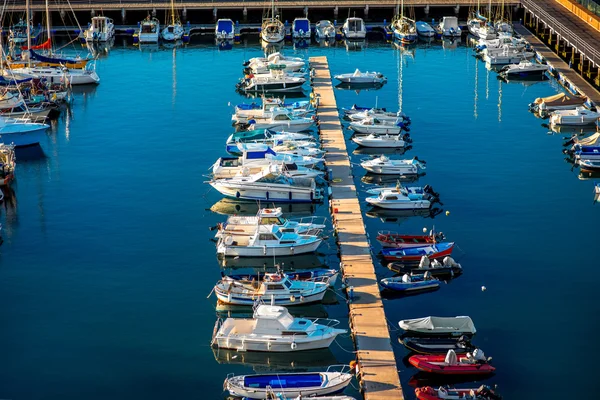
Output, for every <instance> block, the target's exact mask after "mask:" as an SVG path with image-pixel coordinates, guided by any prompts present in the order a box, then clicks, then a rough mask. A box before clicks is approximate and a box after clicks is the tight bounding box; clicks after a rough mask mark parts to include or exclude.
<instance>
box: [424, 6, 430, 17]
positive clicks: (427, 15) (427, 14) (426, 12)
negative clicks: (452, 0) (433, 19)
mask: <svg viewBox="0 0 600 400" xmlns="http://www.w3.org/2000/svg"><path fill="white" fill-rule="evenodd" d="M423 12H424V13H425V17H426V18H429V4H427V5H426V6H425V7H424V8H423Z"/></svg>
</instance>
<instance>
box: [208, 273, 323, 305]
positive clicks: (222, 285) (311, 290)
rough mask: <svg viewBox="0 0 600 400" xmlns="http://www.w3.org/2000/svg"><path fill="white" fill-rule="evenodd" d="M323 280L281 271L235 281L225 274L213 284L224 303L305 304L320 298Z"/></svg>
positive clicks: (218, 296) (321, 298)
mask: <svg viewBox="0 0 600 400" xmlns="http://www.w3.org/2000/svg"><path fill="white" fill-rule="evenodd" d="M328 287H329V284H328V283H326V282H313V281H299V280H291V279H290V278H289V277H288V276H287V275H285V274H282V273H277V274H265V275H264V277H263V279H262V280H237V279H232V278H230V277H224V278H223V279H221V280H220V281H219V282H217V284H216V285H215V288H214V289H215V294H216V295H217V298H218V299H219V301H220V302H221V303H223V304H232V305H245V306H251V305H253V304H255V302H256V301H264V302H269V303H270V304H271V305H277V306H293V305H304V304H310V303H315V302H320V301H321V300H323V297H324V296H325V293H326V292H327V288H328Z"/></svg>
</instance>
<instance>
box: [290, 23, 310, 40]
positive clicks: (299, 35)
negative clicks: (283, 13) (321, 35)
mask: <svg viewBox="0 0 600 400" xmlns="http://www.w3.org/2000/svg"><path fill="white" fill-rule="evenodd" d="M311 35H312V30H311V29H310V21H309V20H308V18H296V19H294V22H292V37H293V38H294V39H310V37H311Z"/></svg>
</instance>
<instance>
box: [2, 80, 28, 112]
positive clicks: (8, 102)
mask: <svg viewBox="0 0 600 400" xmlns="http://www.w3.org/2000/svg"><path fill="white" fill-rule="evenodd" d="M9 73H10V75H12V71H10V72H9ZM24 78H27V77H24ZM21 104H23V97H22V96H21V94H20V93H13V92H9V91H8V90H7V91H5V92H4V93H2V94H0V110H4V109H12V108H15V107H18V106H20V105H21Z"/></svg>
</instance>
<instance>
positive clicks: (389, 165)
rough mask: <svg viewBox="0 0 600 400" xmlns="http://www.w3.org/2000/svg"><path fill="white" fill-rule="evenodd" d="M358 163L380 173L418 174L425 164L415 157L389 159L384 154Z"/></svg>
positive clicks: (423, 169) (370, 170)
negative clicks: (409, 158)
mask: <svg viewBox="0 0 600 400" xmlns="http://www.w3.org/2000/svg"><path fill="white" fill-rule="evenodd" d="M360 165H361V166H362V167H363V168H364V169H366V170H367V171H369V172H372V173H374V174H381V175H420V174H422V173H423V171H425V164H424V162H423V161H421V160H419V159H417V158H416V157H415V158H413V159H411V160H391V159H389V158H388V157H386V156H383V155H382V156H380V157H377V158H371V159H368V160H364V161H362V162H361V163H360Z"/></svg>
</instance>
